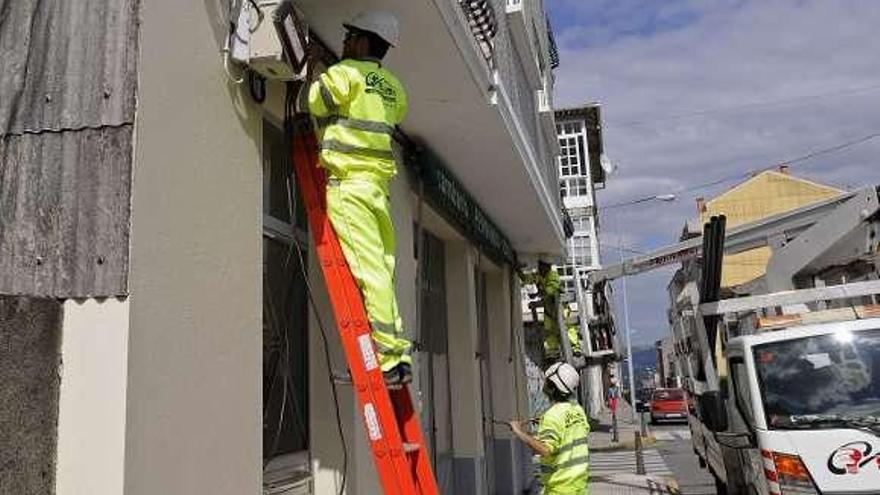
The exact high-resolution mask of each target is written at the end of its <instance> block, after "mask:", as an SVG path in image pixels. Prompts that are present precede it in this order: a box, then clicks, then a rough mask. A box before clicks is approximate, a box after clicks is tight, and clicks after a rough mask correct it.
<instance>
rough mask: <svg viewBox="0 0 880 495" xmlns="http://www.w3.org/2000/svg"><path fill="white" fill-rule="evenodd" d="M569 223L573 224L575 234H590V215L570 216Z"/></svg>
mask: <svg viewBox="0 0 880 495" xmlns="http://www.w3.org/2000/svg"><path fill="white" fill-rule="evenodd" d="M571 223H572V224H573V225H574V232H575V235H590V217H588V216H578V217H572V219H571Z"/></svg>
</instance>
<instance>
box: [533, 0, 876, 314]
mask: <svg viewBox="0 0 880 495" xmlns="http://www.w3.org/2000/svg"><path fill="white" fill-rule="evenodd" d="M550 1H551V2H552V1H553V0H550ZM612 4H613V5H612ZM550 7H551V12H552V13H553V14H554V23H555V24H556V31H557V42H558V43H559V45H560V52H561V60H562V65H561V67H560V68H559V69H558V71H557V85H556V87H557V104H559V105H576V104H579V103H582V102H585V101H593V100H596V101H600V102H601V103H602V105H603V119H604V121H605V132H604V136H605V149H606V152H607V154H608V155H609V156H610V157H611V158H612V159H614V160H615V161H616V162H617V163H618V164H619V165H620V169H619V172H618V173H617V174H616V175H614V176H612V177H610V178H609V180H608V183H607V189H606V190H605V191H602V192H600V193H599V206H600V208H601V206H602V204H612V203H618V202H622V201H627V200H630V199H636V198H640V197H645V196H650V195H654V194H661V193H666V192H669V191H675V190H680V189H683V188H686V187H687V186H690V185H694V184H699V183H704V182H709V181H712V180H716V179H719V178H723V177H728V176H731V175H735V174H739V173H742V172H747V171H750V170H756V169H759V168H762V167H765V166H768V165H771V164H773V163H774V162H778V161H780V160H784V159H788V158H793V157H796V156H799V155H802V154H805V153H807V152H809V151H812V150H816V149H822V148H826V147H830V146H834V145H837V144H839V143H841V142H845V141H849V140H852V139H856V138H859V137H861V136H864V135H867V134H870V133H872V132H880V64H878V63H877V55H876V53H877V46H878V42H877V41H876V34H875V33H876V30H877V26H878V25H880V2H867V1H848V0H836V1H833V2H830V1H822V0H809V1H766V0H751V1H742V2H732V1H731V2H674V3H673V4H672V5H669V6H666V7H664V8H661V9H657V8H655V9H654V10H655V11H654V12H650V9H645V2H637V1H635V0H627V1H622V0H621V1H618V2H583V1H581V0H556V2H555V3H551V4H550ZM664 9H665V10H664ZM646 10H647V11H648V12H647V13H646ZM658 10H660V12H659V13H658ZM561 13H565V14H566V16H573V17H575V18H577V19H578V20H579V21H580V20H582V19H583V22H573V21H571V20H570V19H566V20H564V21H557V20H556V19H557V18H559V17H560V14H561ZM865 88H867V89H865ZM815 95H824V96H821V97H815V98H807V97H811V96H815ZM780 100H783V101H781V102H780ZM792 100H795V101H792ZM762 102H763V103H764V104H761V105H755V106H749V105H751V104H753V103H762ZM744 105H745V106H746V107H745V108H740V109H738V110H731V111H724V112H709V113H705V114H702V115H699V116H691V117H682V118H669V117H674V116H677V115H682V114H690V113H693V112H699V111H703V110H707V109H717V108H721V107H743V106H744ZM633 122H641V123H642V124H633ZM878 152H880V139H877V140H874V141H871V142H868V143H865V144H862V145H859V146H855V147H852V148H849V149H847V150H845V151H844V152H840V153H835V154H831V155H826V156H822V157H818V158H815V159H812V160H809V161H807V162H803V163H800V164H798V165H795V166H793V167H792V172H793V173H795V174H797V175H802V176H806V177H809V178H812V179H815V180H819V181H824V182H828V183H830V184H833V185H838V186H847V187H856V186H860V185H868V184H878V183H880V166H878V163H877V157H878V155H880V153H878ZM729 185H732V184H726V186H729ZM722 189H723V187H722V188H718V187H716V188H711V189H707V190H701V191H694V192H690V193H684V194H682V195H681V197H680V199H679V201H678V203H676V204H644V205H639V206H637V207H633V208H623V209H621V210H626V212H624V213H623V214H624V216H625V219H624V221H623V224H624V226H625V227H624V228H625V233H624V234H623V237H624V238H625V239H626V240H627V241H632V242H633V243H634V244H635V245H636V246H639V247H640V248H644V249H647V248H651V247H657V246H659V245H663V244H668V243H671V242H674V241H675V240H676V239H677V236H678V234H679V233H680V230H681V226H682V225H683V223H684V222H685V220H686V219H687V218H688V217H689V216H692V215H693V214H694V212H695V208H694V203H693V200H694V198H695V197H696V196H701V195H703V196H707V197H711V196H712V195H713V194H717V193H718V192H719V191H720V190H722ZM604 220H605V221H604V225H605V227H606V228H608V227H609V226H611V227H613V222H610V221H609V219H604ZM631 280H632V281H631V283H630V287H631V290H630V294H631V297H630V302H631V305H633V304H635V302H634V301H636V300H638V301H642V302H643V304H639V306H638V307H636V306H632V308H633V315H634V316H633V318H634V320H637V321H639V322H640V323H639V325H640V326H645V325H648V324H649V323H650V322H661V323H663V325H665V307H666V304H665V285H666V281H668V274H667V275H666V276H665V277H660V276H656V275H652V276H649V277H646V278H644V279H638V278H635V279H631ZM641 280H645V282H642V281H641ZM658 294H659V295H660V297H659V298H658V297H657V295H658ZM633 326H634V327H635V326H636V325H635V324H633Z"/></svg>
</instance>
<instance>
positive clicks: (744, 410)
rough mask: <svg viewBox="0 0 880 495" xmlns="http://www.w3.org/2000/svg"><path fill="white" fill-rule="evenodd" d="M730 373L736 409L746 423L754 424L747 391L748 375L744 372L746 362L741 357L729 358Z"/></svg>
mask: <svg viewBox="0 0 880 495" xmlns="http://www.w3.org/2000/svg"><path fill="white" fill-rule="evenodd" d="M730 375H731V376H732V377H733V387H734V389H735V392H736V409H737V410H738V411H739V413H740V414H741V415H742V416H743V420H744V421H745V422H746V424H749V425H752V424H754V422H753V419H754V414H753V413H752V399H751V397H752V396H751V393H750V392H749V375H748V374H747V373H746V364H745V362H743V360H742V358H734V359H731V360H730Z"/></svg>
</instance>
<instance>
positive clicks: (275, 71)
mask: <svg viewBox="0 0 880 495" xmlns="http://www.w3.org/2000/svg"><path fill="white" fill-rule="evenodd" d="M256 4H257V6H259V10H257V9H256V8H254V6H253V5H250V4H249V3H245V7H246V8H248V10H249V16H248V17H249V25H250V29H249V31H250V40H249V42H248V48H249V57H248V61H247V64H248V65H249V66H250V67H251V68H252V69H253V70H255V71H256V72H258V73H259V74H260V75H262V76H263V77H265V78H266V79H272V80H281V81H290V80H294V79H305V77H306V71H305V65H306V46H307V43H308V27H307V26H306V25H305V23H304V22H302V20H301V19H302V17H301V16H300V15H298V13H297V12H296V10H295V9H294V7H293V5H292V4H291V3H290V2H289V1H287V0H261V1H257V2H256ZM288 45H289V46H288ZM288 54H289V55H288ZM288 56H289V57H290V58H292V59H293V60H288Z"/></svg>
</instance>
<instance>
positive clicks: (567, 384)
mask: <svg viewBox="0 0 880 495" xmlns="http://www.w3.org/2000/svg"><path fill="white" fill-rule="evenodd" d="M544 379H545V380H547V381H548V382H550V383H552V384H553V386H554V387H556V389H557V390H559V391H560V392H562V393H563V394H566V395H571V394H573V393H574V391H575V390H576V389H577V386H578V383H580V377H579V376H578V372H577V370H576V369H574V366H572V365H570V364H568V363H553V364H551V365H550V367H549V368H547V371H545V372H544Z"/></svg>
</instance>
